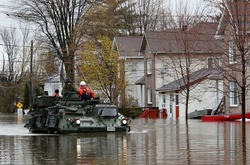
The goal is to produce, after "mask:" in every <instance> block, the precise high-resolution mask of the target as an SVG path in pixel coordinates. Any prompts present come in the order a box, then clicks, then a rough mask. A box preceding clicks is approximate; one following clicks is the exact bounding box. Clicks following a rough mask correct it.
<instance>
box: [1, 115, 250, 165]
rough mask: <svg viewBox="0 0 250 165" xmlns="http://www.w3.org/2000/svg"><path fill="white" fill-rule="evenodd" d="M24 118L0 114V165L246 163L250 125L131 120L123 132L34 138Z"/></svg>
mask: <svg viewBox="0 0 250 165" xmlns="http://www.w3.org/2000/svg"><path fill="white" fill-rule="evenodd" d="M27 120H28V119H27V117H25V116H24V117H16V116H0V130H1V131H0V164H28V165H29V164H58V165H59V164H60V165H64V164H65V165H68V164H72V165H73V164H84V165H85V164H128V165H130V164H143V165H144V164H150V165H151V164H168V165H171V164H173V165H179V164H180V165H186V164H187V165H195V164H197V165H202V164H213V165H221V164H228V165H229V164H232V165H234V164H241V165H247V164H250V160H249V158H250V138H249V137H250V132H249V131H248V130H249V128H250V123H247V124H246V127H245V129H246V131H244V130H243V129H244V128H242V124H241V122H219V123H216V122H211V123H210V122H208V123H206V122H201V121H200V120H189V122H188V123H186V122H185V121H184V120H177V121H176V120H172V119H166V120H165V119H158V120H151V119H136V120H134V121H133V123H132V131H131V132H130V133H127V134H126V133H85V134H67V135H38V134H30V133H28V130H27V129H26V128H24V127H23V125H24V123H26V121H27ZM244 132H245V137H244V134H243V133H244ZM244 140H245V141H244Z"/></svg>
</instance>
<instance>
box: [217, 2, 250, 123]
mask: <svg viewBox="0 0 250 165" xmlns="http://www.w3.org/2000/svg"><path fill="white" fill-rule="evenodd" d="M221 5H222V6H223V16H222V19H221V26H220V29H219V30H218V33H217V34H218V36H219V37H220V38H222V37H223V42H224V52H225V53H224V60H223V65H222V66H223V67H222V68H221V70H222V73H223V76H224V91H225V95H226V96H227V97H226V105H227V106H226V109H227V110H228V111H229V112H231V113H235V112H237V110H238V111H239V110H241V112H242V123H243V126H244V124H245V112H246V109H247V100H248V99H249V98H248V92H249V87H250V82H249V78H250V75H249V63H250V56H249V50H250V45H249V43H250V37H249V30H250V26H249V21H250V19H249V15H250V4H249V2H248V1H231V0H230V1H229V0H223V1H222V3H221ZM238 101H239V102H238ZM232 107H233V108H232Z"/></svg>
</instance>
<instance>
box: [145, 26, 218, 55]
mask: <svg viewBox="0 0 250 165" xmlns="http://www.w3.org/2000/svg"><path fill="white" fill-rule="evenodd" d="M217 27H218V23H198V24H196V25H194V26H193V27H191V28H189V29H187V30H182V29H168V30H166V31H147V32H145V35H144V37H143V42H142V46H141V51H143V50H145V46H146V43H147V44H148V47H149V49H150V51H151V53H182V52H184V51H185V52H186V51H188V50H189V52H197V53H201V52H204V53H208V52H218V53H219V52H221V51H222V50H221V41H218V40H216V39H215V38H214V36H215V33H216V30H217Z"/></svg>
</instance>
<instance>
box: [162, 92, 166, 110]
mask: <svg viewBox="0 0 250 165" xmlns="http://www.w3.org/2000/svg"><path fill="white" fill-rule="evenodd" d="M162 108H166V95H165V94H164V95H162Z"/></svg>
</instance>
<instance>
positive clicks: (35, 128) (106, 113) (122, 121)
mask: <svg viewBox="0 0 250 165" xmlns="http://www.w3.org/2000/svg"><path fill="white" fill-rule="evenodd" d="M29 114H30V115H31V117H30V119H29V122H28V123H27V124H26V125H25V127H26V128H28V129H29V131H30V132H31V133H56V134H63V133H80V132H129V131H130V126H129V124H130V122H131V118H127V117H125V116H123V115H122V114H120V113H118V107H117V106H115V105H112V104H104V103H100V100H98V99H94V100H88V101H82V100H81V98H80V96H79V94H78V93H77V92H68V93H67V95H65V96H63V97H54V96H37V97H36V98H35V101H34V106H33V110H32V111H30V112H29Z"/></svg>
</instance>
